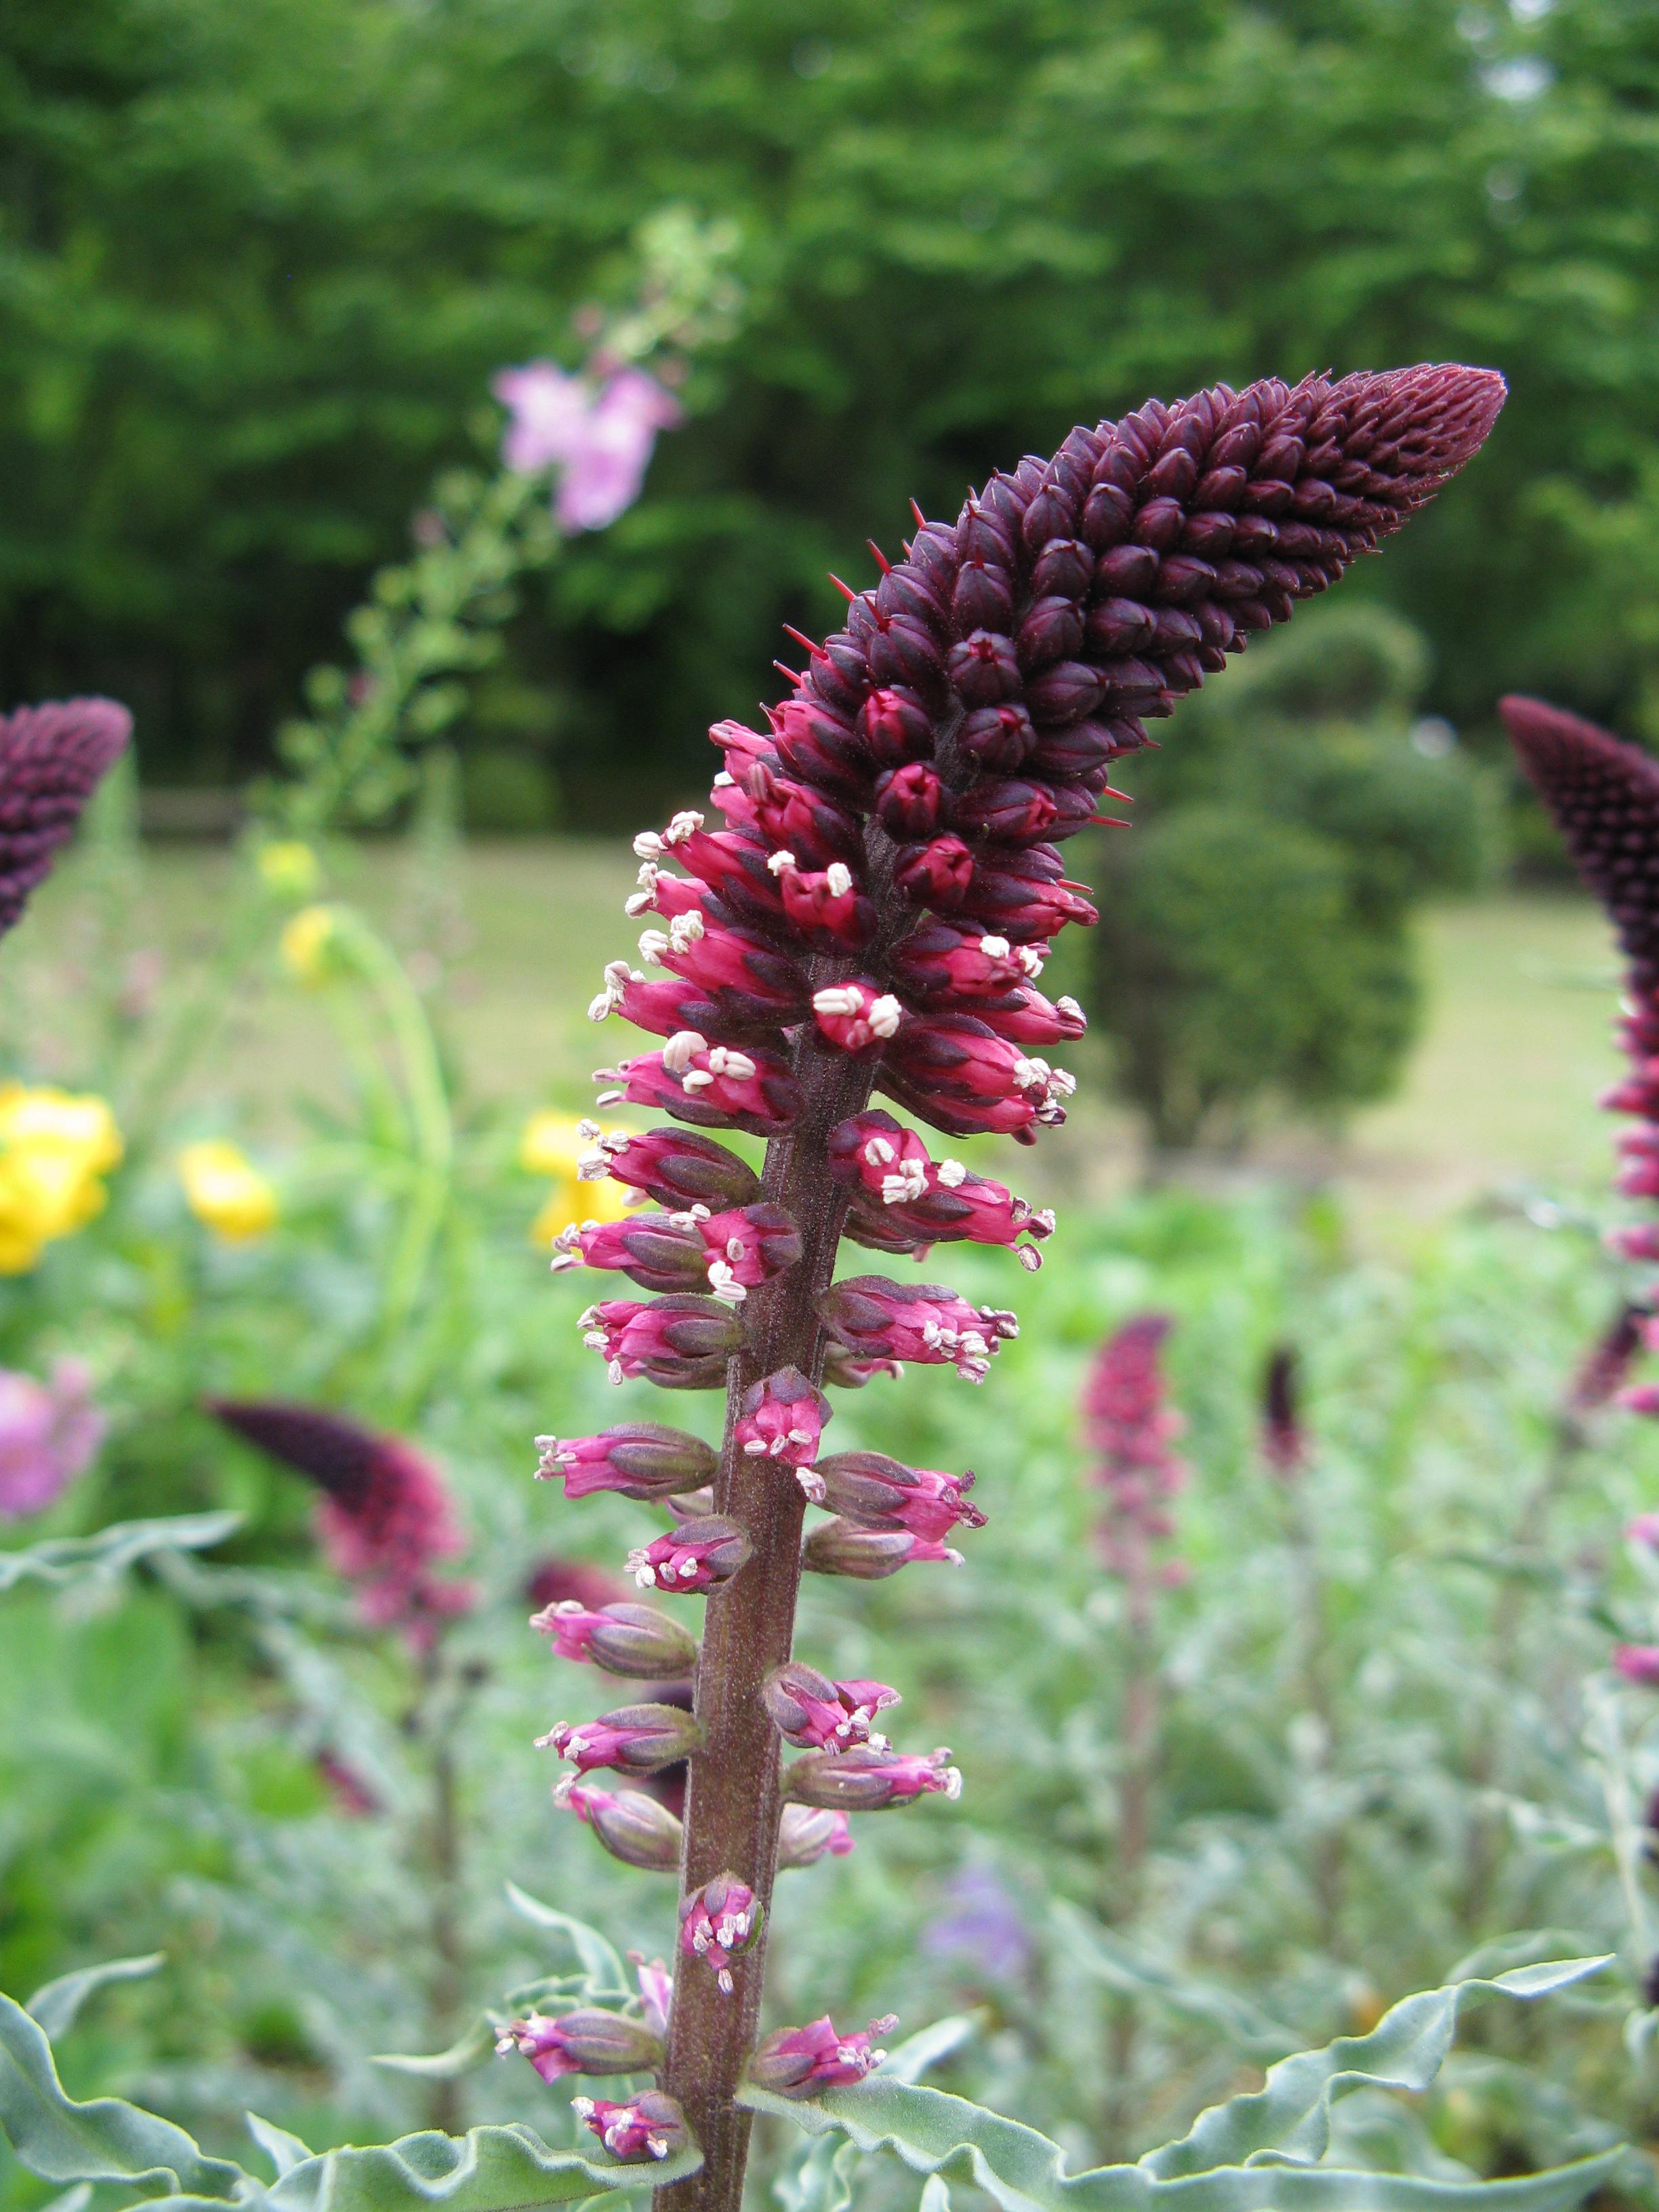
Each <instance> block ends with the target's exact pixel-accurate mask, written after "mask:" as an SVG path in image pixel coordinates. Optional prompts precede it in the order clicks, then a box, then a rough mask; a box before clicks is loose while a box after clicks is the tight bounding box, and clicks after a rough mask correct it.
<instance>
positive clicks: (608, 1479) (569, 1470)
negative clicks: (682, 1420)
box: [535, 1420, 719, 1500]
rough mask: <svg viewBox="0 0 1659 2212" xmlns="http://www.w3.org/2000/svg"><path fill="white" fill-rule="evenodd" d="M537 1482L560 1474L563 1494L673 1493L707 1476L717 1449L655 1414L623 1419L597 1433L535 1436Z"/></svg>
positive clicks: (708, 1478)
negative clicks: (667, 1424) (669, 1426)
mask: <svg viewBox="0 0 1659 2212" xmlns="http://www.w3.org/2000/svg"><path fill="white" fill-rule="evenodd" d="M535 1449H538V1451H540V1455H542V1458H540V1464H538V1468H535V1480H538V1482H557V1480H560V1478H564V1495H566V1498H591V1495H592V1491H619V1493H622V1495H623V1498H639V1500H646V1498H672V1495H677V1493H679V1491H695V1489H696V1486H699V1484H703V1482H712V1478H714V1468H717V1467H719V1458H717V1453H714V1451H712V1447H710V1444H706V1443H703V1440H702V1437H699V1436H686V1431H684V1429H665V1427H664V1425H661V1422H659V1420H626V1422H622V1425H619V1427H615V1429H602V1431H599V1433H598V1436H564V1437H557V1436H538V1437H535Z"/></svg>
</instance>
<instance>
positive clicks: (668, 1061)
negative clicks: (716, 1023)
mask: <svg viewBox="0 0 1659 2212" xmlns="http://www.w3.org/2000/svg"><path fill="white" fill-rule="evenodd" d="M707 1050H708V1038H707V1037H705V1036H702V1035H701V1034H700V1033H699V1031H697V1030H675V1032H674V1034H673V1036H671V1037H670V1038H669V1040H668V1042H667V1043H666V1044H665V1046H664V1047H663V1048H662V1064H663V1066H665V1068H666V1069H667V1071H668V1073H670V1074H671V1075H684V1073H685V1071H686V1069H687V1068H688V1067H690V1065H691V1062H692V1060H693V1058H694V1057H695V1055H696V1054H698V1053H700V1052H706V1051H707Z"/></svg>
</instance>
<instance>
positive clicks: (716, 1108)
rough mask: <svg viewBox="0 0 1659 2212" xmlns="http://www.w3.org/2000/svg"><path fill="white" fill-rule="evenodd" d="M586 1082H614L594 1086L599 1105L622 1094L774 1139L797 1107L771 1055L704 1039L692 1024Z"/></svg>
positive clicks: (707, 1123)
mask: <svg viewBox="0 0 1659 2212" xmlns="http://www.w3.org/2000/svg"><path fill="white" fill-rule="evenodd" d="M594 1080H595V1082H599V1083H615V1084H617V1085H620V1086H621V1087H620V1088H619V1089H617V1090H614V1091H603V1092H601V1094H600V1097H599V1104H600V1105H601V1106H608V1105H611V1104H614V1103H615V1102H616V1101H617V1099H618V1098H626V1099H628V1100H629V1103H631V1104H633V1105H635V1106H659V1107H660V1108H661V1109H662V1110H663V1111H664V1112H665V1113H666V1114H672V1115H675V1116H676V1117H677V1118H678V1120H680V1121H690V1122H692V1123H694V1124H696V1125H698V1126H700V1127H703V1128H710V1129H743V1130H746V1131H747V1132H748V1133H749V1134H750V1136H751V1137H775V1136H776V1135H778V1134H779V1133H780V1132H781V1131H782V1130H784V1129H787V1128H788V1127H790V1125H791V1123H792V1122H793V1121H794V1118H795V1116H796V1115H797V1114H798V1113H799V1111H800V1091H799V1085H797V1084H796V1081H795V1079H794V1077H793V1075H791V1073H789V1068H788V1065H787V1062H786V1061H785V1060H781V1058H780V1057H779V1056H778V1054H776V1053H772V1052H763V1051H762V1050H761V1049H760V1048H759V1047H758V1046H757V1048H755V1050H754V1051H752V1052H739V1051H738V1048H736V1046H735V1045H724V1044H715V1045H711V1044H710V1043H709V1042H708V1038H707V1037H705V1036H703V1035H702V1032H701V1031H700V1030H678V1031H677V1032H676V1034H675V1035H674V1036H671V1037H670V1038H669V1040H668V1042H667V1043H666V1044H665V1046H664V1047H663V1048H662V1050H661V1051H660V1052H649V1053H647V1054H644V1055H643V1056H642V1057H641V1059H638V1060H623V1061H622V1062H621V1063H620V1065H619V1066H616V1067H602V1068H599V1070H598V1071H597V1072H596V1073H595V1076H594Z"/></svg>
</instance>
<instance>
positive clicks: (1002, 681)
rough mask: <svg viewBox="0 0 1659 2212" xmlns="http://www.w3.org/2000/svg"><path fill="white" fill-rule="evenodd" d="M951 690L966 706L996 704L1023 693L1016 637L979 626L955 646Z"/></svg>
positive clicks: (951, 663)
mask: <svg viewBox="0 0 1659 2212" xmlns="http://www.w3.org/2000/svg"><path fill="white" fill-rule="evenodd" d="M949 667H950V673H951V690H953V691H954V692H955V693H956V695H957V698H958V699H960V700H961V702H962V703H963V706H964V707H995V706H999V705H1000V704H1001V702H1002V701H1003V700H1005V699H1015V698H1018V696H1019V688H1020V678H1019V662H1018V659H1017V658H1016V656H1015V653H1014V643H1013V640H1012V638H1009V637H1001V636H999V635H997V633H996V632H995V631H994V630H988V629H976V630H974V631H971V632H970V633H969V635H968V636H967V637H965V638H963V641H962V642H961V644H960V645H953V646H952V647H951V654H950V661H949Z"/></svg>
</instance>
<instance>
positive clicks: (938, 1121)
mask: <svg viewBox="0 0 1659 2212" xmlns="http://www.w3.org/2000/svg"><path fill="white" fill-rule="evenodd" d="M879 1080H880V1085H881V1088H882V1089H883V1090H884V1091H886V1092H887V1093H888V1095H889V1096H890V1097H893V1098H896V1100H897V1101H898V1103H899V1104H900V1105H901V1106H906V1107H908V1109H910V1111H911V1112H912V1113H913V1114H915V1115H919V1116H920V1118H921V1120H922V1121H929V1122H931V1123H932V1124H933V1127H934V1128H936V1129H943V1130H945V1132H946V1133H948V1134H950V1135H951V1136H957V1137H972V1136H977V1135H1002V1136H1013V1137H1024V1138H1026V1139H1029V1137H1030V1132H1031V1131H1032V1129H1033V1128H1034V1127H1036V1125H1038V1124H1042V1126H1044V1127H1054V1126H1055V1125H1057V1124H1058V1123H1060V1122H1061V1121H1064V1120H1065V1119H1066V1109H1065V1108H1064V1106H1063V1105H1062V1104H1061V1103H1060V1102H1061V1100H1062V1099H1066V1098H1069V1097H1071V1095H1072V1093H1073V1091H1075V1090H1076V1088H1077V1085H1076V1083H1075V1081H1074V1080H1073V1078H1072V1077H1071V1076H1069V1075H1068V1074H1067V1073H1066V1070H1065V1069H1064V1068H1063V1067H1050V1066H1049V1065H1048V1061H1047V1060H1041V1059H1038V1058H1036V1057H1035V1056H1034V1055H1032V1054H1027V1053H1025V1052H1023V1051H1022V1050H1021V1049H1020V1048H1019V1047H1018V1045H1017V1044H1014V1043H1012V1042H1010V1041H1009V1040H1008V1039H1007V1038H1006V1037H1000V1036H998V1035H997V1034H996V1032H995V1030H993V1029H992V1028H991V1027H990V1026H989V1024H987V1022H986V1021H985V1020H983V1019H982V1018H979V1017H977V1016H975V1015H973V1014H941V1015H939V1016H938V1017H936V1018H931V1019H929V1020H927V1021H925V1022H924V1021H917V1022H911V1023H907V1024H905V1025H904V1026H903V1027H902V1029H901V1030H900V1031H899V1033H898V1035H897V1036H896V1038H895V1039H894V1041H893V1043H892V1044H891V1046H890V1048H889V1049H888V1052H887V1054H886V1057H885V1058H884V1060H883V1062H882V1073H881V1075H880V1079H879Z"/></svg>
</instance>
